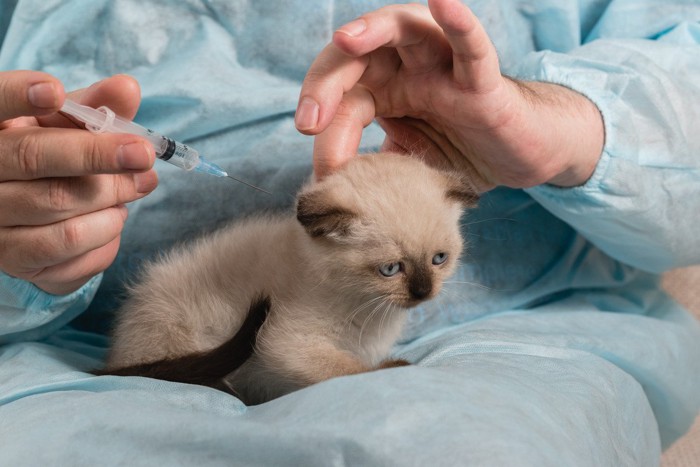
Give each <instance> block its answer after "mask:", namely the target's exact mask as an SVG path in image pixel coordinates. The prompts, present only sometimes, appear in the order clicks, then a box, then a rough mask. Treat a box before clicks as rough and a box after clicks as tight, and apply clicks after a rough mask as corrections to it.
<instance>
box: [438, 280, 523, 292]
mask: <svg viewBox="0 0 700 467" xmlns="http://www.w3.org/2000/svg"><path fill="white" fill-rule="evenodd" d="M443 284H467V285H473V286H475V287H479V288H480V289H484V290H492V291H496V292H507V291H510V292H513V291H515V289H494V288H493V287H489V286H487V285H484V284H479V283H478V282H469V281H445V282H443Z"/></svg>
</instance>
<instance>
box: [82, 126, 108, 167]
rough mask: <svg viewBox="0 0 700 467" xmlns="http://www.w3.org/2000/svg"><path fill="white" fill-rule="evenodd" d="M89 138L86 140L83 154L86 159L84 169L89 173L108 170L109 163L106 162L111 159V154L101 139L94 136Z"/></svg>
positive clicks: (84, 159)
mask: <svg viewBox="0 0 700 467" xmlns="http://www.w3.org/2000/svg"><path fill="white" fill-rule="evenodd" d="M88 136H90V137H89V138H86V139H85V143H84V144H85V146H84V148H83V152H84V154H85V156H86V157H84V158H83V161H84V164H85V165H84V169H85V171H86V172H87V173H101V172H104V171H105V170H106V169H107V168H108V163H107V162H106V161H107V160H108V158H109V154H108V152H107V150H106V149H105V147H104V145H103V144H101V141H100V138H98V137H95V136H94V135H88Z"/></svg>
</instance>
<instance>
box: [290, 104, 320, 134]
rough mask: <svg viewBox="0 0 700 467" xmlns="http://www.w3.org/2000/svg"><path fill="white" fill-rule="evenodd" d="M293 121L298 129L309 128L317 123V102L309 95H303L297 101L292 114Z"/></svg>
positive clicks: (314, 126)
mask: <svg viewBox="0 0 700 467" xmlns="http://www.w3.org/2000/svg"><path fill="white" fill-rule="evenodd" d="M294 123H295V124H296V126H297V129H299V130H311V129H313V128H316V124H317V123H318V104H317V103H316V101H315V100H313V99H311V98H310V97H304V98H303V99H302V100H301V102H299V107H297V112H296V114H295V115H294Z"/></svg>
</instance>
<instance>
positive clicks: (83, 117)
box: [61, 99, 271, 194]
mask: <svg viewBox="0 0 700 467" xmlns="http://www.w3.org/2000/svg"><path fill="white" fill-rule="evenodd" d="M61 112H62V113H64V114H67V115H70V116H71V117H74V118H76V119H78V120H80V121H81V122H83V123H84V124H85V128H87V129H88V130H90V131H91V132H93V133H129V134H132V135H138V136H142V137H144V138H145V139H147V140H148V141H149V142H150V143H151V144H152V145H153V148H154V149H155V152H156V157H158V159H161V160H164V161H165V162H169V163H171V164H173V165H176V166H178V167H180V168H181V169H185V170H188V171H189V170H194V171H195V172H201V173H205V174H209V175H214V176H215V177H228V178H231V179H233V180H236V181H237V182H240V183H243V184H244V185H248V186H249V187H251V188H255V189H256V190H260V191H262V192H265V193H267V194H271V193H270V192H269V191H265V190H263V189H262V188H259V187H257V186H255V185H251V184H250V183H247V182H244V181H243V180H239V179H238V178H235V177H232V176H231V175H229V174H228V173H226V171H225V170H224V169H222V168H221V167H219V166H218V165H216V164H214V163H212V162H209V161H207V160H206V159H204V158H203V157H201V156H200V155H199V153H198V152H197V151H195V150H194V149H192V148H191V147H189V146H187V145H186V144H182V143H179V142H177V141H175V140H174V139H171V138H167V137H165V136H162V135H159V134H158V133H156V132H155V131H153V130H150V129H148V128H144V127H142V126H141V125H138V124H136V123H134V122H132V121H130V120H126V119H124V118H121V117H119V116H118V115H116V114H115V113H114V112H113V111H112V109H110V108H109V107H105V106H102V107H99V108H97V109H93V108H92V107H88V106H86V105H81V104H78V103H77V102H74V101H72V100H70V99H66V100H65V102H64V103H63V107H61Z"/></svg>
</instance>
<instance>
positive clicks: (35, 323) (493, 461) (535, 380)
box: [0, 0, 700, 467]
mask: <svg viewBox="0 0 700 467" xmlns="http://www.w3.org/2000/svg"><path fill="white" fill-rule="evenodd" d="M385 3H386V2H385V1H381V0H362V1H352V2H334V1H332V0H293V1H292V0H290V1H282V0H280V1H260V2H254V1H247V0H232V1H227V0H210V1H205V0H201V1H197V0H188V1H181V2H168V1H165V0H162V1H144V0H139V1H132V0H120V1H119V2H112V1H109V0H75V1H64V0H19V1H17V2H15V1H9V2H7V1H6V2H4V3H0V5H2V10H1V11H0V28H2V30H0V39H2V46H1V48H0V69H1V70H11V69H36V70H43V71H46V72H49V73H52V74H54V75H55V76H57V77H58V78H60V79H61V80H62V81H63V82H64V84H65V86H66V88H67V89H72V88H77V87H82V86H86V85H89V84H91V83H92V82H94V81H96V80H99V79H102V78H104V77H106V76H109V75H111V74H115V73H128V74H131V75H133V76H134V77H136V78H137V79H138V81H139V82H140V83H141V86H142V93H143V102H142V106H141V109H140V111H139V113H138V115H137V117H136V120H137V121H138V122H139V123H141V124H143V125H145V126H148V127H151V128H154V129H156V130H159V131H161V132H162V133H164V134H167V135H169V136H171V137H174V138H176V139H179V140H181V141H185V142H187V143H189V144H191V145H192V146H194V147H195V148H197V149H198V150H200V151H201V152H202V153H203V154H205V155H206V156H208V158H209V159H211V160H212V161H214V162H216V163H217V164H219V165H221V166H223V167H224V168H225V169H226V170H228V171H229V172H230V173H232V174H233V175H235V176H238V177H241V178H243V179H246V180H248V181H250V182H252V183H254V184H257V185H260V186H262V187H264V188H266V189H269V190H271V191H274V192H275V195H274V196H269V197H268V196H266V195H261V194H260V193H258V192H256V191H252V190H250V189H248V188H246V187H245V186H242V185H239V184H235V183H233V182H231V181H230V180H220V179H214V178H211V177H208V176H205V175H199V174H190V173H184V172H182V171H180V170H179V169H177V168H174V167H171V166H169V165H167V164H164V163H161V162H157V163H156V167H157V169H158V170H159V175H160V185H159V187H158V189H157V190H156V191H155V192H154V193H153V194H151V195H150V196H148V197H146V198H144V199H142V200H140V201H138V202H136V203H133V204H132V205H130V206H129V210H130V213H129V219H128V222H127V225H126V228H125V231H124V235H123V240H122V247H121V250H120V254H119V256H118V257H117V259H116V261H115V263H114V264H113V266H112V267H110V268H109V269H108V270H107V271H106V272H105V273H104V275H103V276H99V277H96V278H94V279H93V280H92V281H91V282H89V283H88V284H87V285H86V286H84V287H83V288H82V289H81V290H79V291H77V292H75V293H73V294H71V295H69V296H65V297H56V296H51V295H48V294H46V293H43V292H42V291H40V290H38V289H37V288H36V287H34V286H32V285H31V284H28V283H26V282H24V281H21V280H18V279H14V278H11V277H8V276H5V275H2V276H1V277H0V343H2V346H0V420H2V423H0V465H3V466H4V465H8V466H10V465H11V466H22V465H28V466H34V465H43V464H46V465H60V466H63V465H65V466H83V465H85V466H88V465H90V466H92V465H129V466H138V465H197V466H202V467H204V466H217V465H222V466H223V465H304V466H315V465H319V466H328V465H362V466H369V465H402V466H403V465H436V466H437V465H440V466H442V465H445V466H454V465H479V466H513V465H518V466H654V465H658V463H659V456H660V453H661V451H662V449H663V448H664V447H667V446H668V445H669V444H670V443H671V442H673V441H674V440H675V439H677V438H678V437H679V436H681V435H682V434H683V433H684V432H685V431H686V430H687V429H688V427H689V426H690V424H691V422H692V420H693V419H694V417H695V415H696V414H697V413H698V409H699V407H700V391H698V388H699V387H700V325H698V323H697V322H696V321H695V320H694V319H693V318H692V317H691V316H690V315H689V314H688V313H687V312H686V311H684V310H683V309H682V308H681V307H680V306H679V305H677V304H676V303H674V302H673V301H671V300H670V299H669V298H668V297H667V296H666V295H664V294H663V293H662V292H661V291H660V290H659V286H658V277H657V274H658V273H659V272H661V271H664V270H667V269H669V268H673V267H676V266H682V265H686V264H695V263H699V262H700V236H698V235H697V232H696V231H697V221H698V213H700V171H699V167H700V133H699V132H698V122H700V79H698V76H700V45H699V44H700V23H699V21H700V5H698V2H696V1H691V0H686V1H682V0H669V1H661V0H659V1H652V0H581V1H579V2H560V1H556V0H538V1H536V2H535V1H526V0H522V1H517V0H510V1H509V0H500V1H495V0H484V1H470V2H469V4H470V6H471V7H472V8H473V9H474V11H475V12H476V13H477V15H478V16H479V17H480V18H481V20H482V22H483V23H484V26H485V27H486V29H487V30H488V32H489V34H490V35H491V37H492V38H493V41H494V43H495V45H496V47H497V49H498V51H499V58H500V60H501V65H502V68H503V70H504V72H505V73H507V74H510V75H512V76H516V77H519V78H523V79H535V80H544V81H550V82H555V83H560V84H563V85H566V86H568V87H570V88H572V89H575V90H577V91H579V92H581V93H582V94H584V95H586V96H588V97H589V98H590V99H591V100H593V101H594V102H595V103H596V105H597V106H598V107H599V109H600V111H601V113H602V115H603V117H604V120H605V129H606V144H605V149H604V153H603V155H602V158H601V160H600V163H599V164H598V166H597V168H596V170H595V173H594V174H593V177H592V178H591V179H590V180H589V181H588V182H587V183H586V184H585V185H583V186H581V187H577V188H572V189H562V188H556V187H552V186H538V187H534V188H531V189H528V190H511V189H504V188H499V189H496V190H494V191H492V192H490V193H488V194H486V195H485V196H484V197H483V198H482V200H481V203H480V207H479V208H478V209H477V210H475V211H473V212H471V213H469V214H468V216H467V217H466V218H465V223H464V224H465V236H466V238H467V240H468V250H467V252H466V254H465V255H464V257H463V259H462V264H461V266H460V268H459V270H458V272H457V274H456V276H455V277H454V278H453V280H451V283H450V284H448V285H447V286H446V290H445V291H444V293H443V294H442V295H441V296H440V297H439V298H438V299H437V300H435V301H434V302H433V303H431V304H429V305H426V306H424V307H421V308H418V309H416V310H413V311H411V312H410V326H409V329H408V331H407V334H406V336H405V339H404V341H403V342H402V343H401V344H400V345H398V346H397V348H396V351H395V354H396V356H397V357H401V358H406V359H408V360H410V361H412V362H414V363H415V365H413V366H410V367H404V368H398V369H392V370H386V371H379V372H373V373H369V374H362V375H355V376H349V377H343V378H336V379H333V380H330V381H327V382H324V383H322V384H318V385H315V386H312V387H309V388H307V389H304V390H301V391H298V392H295V393H293V394H290V395H288V396H285V397H282V398H280V399H277V400H274V401H272V402H269V403H267V404H263V405H260V406H255V407H245V406H244V405H243V404H242V403H241V402H240V401H238V400H237V399H235V398H233V397H231V396H229V395H227V394H223V393H220V392H217V391H215V390H213V389H209V388H204V387H198V386H191V385H184V384H175V383H167V382H162V381H157V380H150V379H146V378H119V377H93V376H91V375H90V374H89V373H88V371H89V370H90V369H94V368H96V367H98V366H99V365H100V364H101V361H102V359H103V357H104V353H105V349H106V347H107V345H108V342H107V338H106V337H105V334H106V332H107V330H108V328H109V325H110V321H111V318H112V316H113V312H114V309H115V307H116V306H117V299H118V297H119V294H120V293H121V292H122V291H123V282H124V280H126V279H128V278H130V277H133V274H134V273H135V271H136V270H137V269H138V267H139V265H141V264H142V263H143V261H144V260H146V259H148V258H150V257H152V256H153V255H154V254H156V253H157V252H158V251H162V249H165V248H168V247H169V246H171V245H173V244H175V243H178V242H181V241H184V240H187V239H189V238H192V237H193V236H196V235H199V234H201V233H202V232H207V231H211V230H213V229H215V228H216V227H218V226H221V225H222V224H224V223H226V222H229V221H230V220H231V219H235V218H240V217H244V216H246V215H248V214H250V213H254V212H258V211H262V210H276V209H289V208H290V207H291V202H292V197H291V196H290V194H293V193H294V192H295V190H296V189H297V188H298V187H299V185H300V184H301V183H302V181H303V180H304V179H305V178H306V177H308V175H309V173H310V170H311V160H310V158H311V147H312V141H311V138H308V137H304V136H302V135H300V134H298V133H297V132H296V130H295V129H294V124H293V112H294V109H295V106H296V101H297V98H298V92H299V87H300V83H301V80H302V79H303V76H304V74H305V72H306V70H307V69H308V67H309V65H310V63H311V61H312V60H313V58H314V57H315V56H316V54H317V53H318V52H319V51H320V50H321V49H322V48H323V47H324V46H325V44H327V43H328V41H329V40H330V37H331V34H332V32H333V30H334V29H335V28H337V27H338V26H340V25H341V24H343V23H344V22H346V21H349V20H351V19H353V18H354V17H356V16H359V15H360V14H362V13H364V12H366V11H370V10H373V9H376V8H377V7H380V6H382V5H383V4H385ZM15 4H16V5H15ZM585 137H586V135H585V134H582V135H581V138H585ZM381 138H382V134H381V132H380V131H379V130H378V128H377V127H376V126H372V127H370V128H368V130H367V131H366V135H365V138H364V140H363V141H364V142H363V149H366V150H371V149H373V148H376V147H377V146H378V145H379V143H380V142H381Z"/></svg>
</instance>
